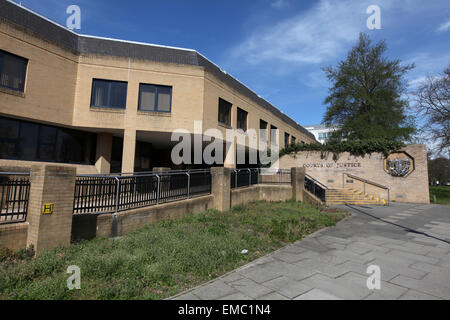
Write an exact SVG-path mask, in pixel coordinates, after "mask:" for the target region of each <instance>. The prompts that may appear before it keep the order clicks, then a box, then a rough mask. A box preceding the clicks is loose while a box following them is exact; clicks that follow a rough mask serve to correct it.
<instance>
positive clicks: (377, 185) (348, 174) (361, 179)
mask: <svg viewBox="0 0 450 320" xmlns="http://www.w3.org/2000/svg"><path fill="white" fill-rule="evenodd" d="M345 176H347V177H349V178H352V179H355V180H359V181H361V182H362V183H363V193H364V194H365V193H366V184H370V185H372V186H374V187H377V188H380V189H384V190H386V191H387V205H389V202H390V201H391V192H390V189H389V187H387V186H384V185H382V184H379V183H376V182H373V181H370V180H367V179H364V178H361V177H358V176H355V175H353V174H350V173H346V172H344V173H343V174H342V187H343V188H345Z"/></svg>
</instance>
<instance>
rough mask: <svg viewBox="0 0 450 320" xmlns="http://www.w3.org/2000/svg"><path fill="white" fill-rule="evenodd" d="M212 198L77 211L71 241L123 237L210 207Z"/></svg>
mask: <svg viewBox="0 0 450 320" xmlns="http://www.w3.org/2000/svg"><path fill="white" fill-rule="evenodd" d="M213 200H214V197H213V196H212V195H207V196H201V197H196V198H191V199H187V200H181V201H176V202H170V203H164V204H160V205H156V206H151V207H145V208H139V209H133V210H127V211H122V212H119V213H117V214H102V215H95V214H94V215H93V214H77V215H74V216H73V220H72V240H80V239H93V238H95V237H101V238H108V237H116V236H122V235H124V234H126V233H128V232H130V231H133V230H135V229H137V228H139V227H142V226H143V225H145V224H148V223H152V222H159V221H163V220H169V219H178V218H181V217H183V216H184V215H186V214H188V213H198V212H202V211H205V210H208V209H211V208H213Z"/></svg>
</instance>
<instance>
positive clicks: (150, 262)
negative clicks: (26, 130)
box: [0, 201, 347, 299]
mask: <svg viewBox="0 0 450 320" xmlns="http://www.w3.org/2000/svg"><path fill="white" fill-rule="evenodd" d="M346 215H347V214H346V213H345V212H340V211H337V210H334V209H330V208H315V207H313V206H310V205H308V204H302V203H298V202H295V201H287V202H279V203H267V202H253V203H250V204H247V205H240V206H235V207H233V208H232V209H231V210H230V211H228V212H218V211H216V210H208V211H205V212H202V213H199V214H196V215H194V214H189V215H187V216H186V217H184V218H183V219H180V220H170V221H165V222H160V223H156V224H149V225H146V226H144V227H142V228H140V229H138V230H135V231H134V232H131V233H129V234H127V235H125V236H123V237H121V238H118V239H94V240H91V241H82V242H79V243H75V244H72V245H70V246H68V247H65V248H57V249H54V250H51V251H47V252H44V253H43V254H41V255H40V256H39V257H37V258H31V257H30V255H29V254H27V253H26V252H25V253H24V252H20V253H19V254H5V253H4V254H3V256H2V257H0V260H1V261H0V299H162V298H165V297H168V296H171V295H174V294H176V293H178V292H181V291H183V290H186V289H188V288H190V287H193V286H196V285H199V284H201V283H204V282H206V281H209V280H211V279H213V278H216V277H218V276H220V275H222V274H224V273H226V272H228V271H231V270H233V269H235V268H237V267H239V266H241V265H243V264H246V263H248V262H250V261H252V260H254V259H256V258H258V257H261V256H263V255H265V254H267V253H269V252H271V251H274V250H276V249H278V248H280V247H281V246H283V245H286V244H288V243H290V242H294V241H296V240H299V239H301V238H302V237H304V236H305V235H307V234H310V233H312V232H314V231H316V230H318V229H321V228H323V227H328V226H333V225H335V224H336V222H337V221H339V220H341V219H342V218H344V217H345V216H346ZM243 249H247V250H248V254H246V255H244V254H242V253H241V251H242V250H243ZM70 265H76V266H79V267H80V269H81V289H80V290H68V289H67V278H68V277H69V275H68V274H66V270H67V268H68V267H69V266H70Z"/></svg>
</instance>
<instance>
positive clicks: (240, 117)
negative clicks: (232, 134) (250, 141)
mask: <svg viewBox="0 0 450 320" xmlns="http://www.w3.org/2000/svg"><path fill="white" fill-rule="evenodd" d="M247 115H248V112H247V111H245V110H242V109H241V108H237V128H238V129H242V130H244V131H247Z"/></svg>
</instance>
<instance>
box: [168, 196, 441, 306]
mask: <svg viewBox="0 0 450 320" xmlns="http://www.w3.org/2000/svg"><path fill="white" fill-rule="evenodd" d="M448 208H449V207H448V206H447V207H446V206H439V205H417V204H404V203H402V204H399V203H392V204H391V205H390V206H389V207H367V206H364V207H363V206H360V207H358V209H359V211H356V210H353V209H352V208H349V210H351V212H352V216H351V217H350V218H348V219H345V220H344V221H342V222H340V223H338V225H337V226H336V227H332V228H327V229H325V230H322V231H320V232H318V233H315V234H313V235H311V236H309V237H306V238H305V239H303V240H301V241H298V242H296V243H294V244H292V245H289V246H287V247H285V248H282V249H280V250H279V251H277V252H274V253H272V254H269V255H267V256H265V257H263V258H260V259H258V260H256V261H254V262H251V263H249V264H248V265H246V266H244V267H241V268H239V269H238V270H236V271H234V272H232V273H229V274H227V275H225V276H223V277H221V278H218V279H216V280H214V281H212V282H210V283H207V284H205V285H202V286H199V287H196V288H193V289H192V290H189V291H188V292H184V293H182V294H180V295H178V296H175V297H173V298H174V299H186V300H195V299H225V300H233V299H243V300H245V299H273V300H283V299H295V300H307V299H402V300H405V299H411V300H412V299H420V300H425V299H450V241H448V240H446V239H447V238H446V237H450V215H449V214H448V211H449V209H448ZM361 210H362V211H361ZM392 216H395V218H392ZM399 217H401V218H402V219H398V218H399ZM380 219H384V220H386V219H388V220H389V219H393V220H395V223H396V224H392V223H388V222H383V221H381V220H380ZM422 232H423V233H422ZM444 233H447V234H446V235H445V234H444ZM372 264H373V265H378V266H379V267H380V269H381V289H380V290H369V289H368V288H367V285H366V283H367V278H368V277H369V276H370V275H369V274H367V273H366V271H367V266H369V265H372Z"/></svg>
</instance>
